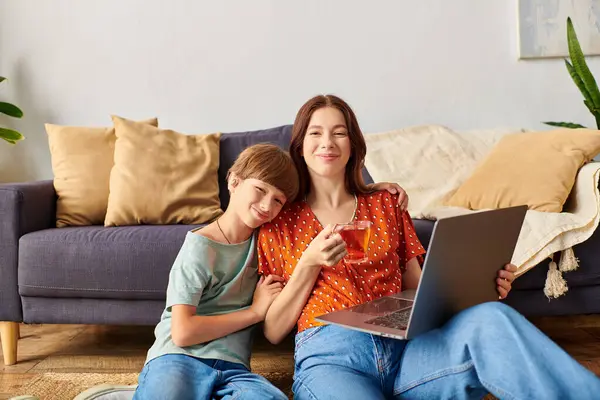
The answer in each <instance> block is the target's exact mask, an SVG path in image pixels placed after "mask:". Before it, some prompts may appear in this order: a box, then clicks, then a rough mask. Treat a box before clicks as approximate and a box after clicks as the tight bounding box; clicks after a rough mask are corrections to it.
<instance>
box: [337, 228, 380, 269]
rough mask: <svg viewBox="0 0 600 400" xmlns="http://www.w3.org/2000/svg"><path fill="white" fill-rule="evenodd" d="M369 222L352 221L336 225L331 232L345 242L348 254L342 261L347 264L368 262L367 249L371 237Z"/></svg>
mask: <svg viewBox="0 0 600 400" xmlns="http://www.w3.org/2000/svg"><path fill="white" fill-rule="evenodd" d="M371 225H373V223H372V222H371V221H354V222H349V223H347V224H336V225H335V227H334V229H333V231H334V232H337V233H339V234H340V236H342V239H343V240H344V242H346V250H347V251H348V254H347V255H346V256H345V257H344V260H345V261H346V262H348V263H361V262H365V261H367V260H368V257H367V249H368V248H369V238H370V236H371Z"/></svg>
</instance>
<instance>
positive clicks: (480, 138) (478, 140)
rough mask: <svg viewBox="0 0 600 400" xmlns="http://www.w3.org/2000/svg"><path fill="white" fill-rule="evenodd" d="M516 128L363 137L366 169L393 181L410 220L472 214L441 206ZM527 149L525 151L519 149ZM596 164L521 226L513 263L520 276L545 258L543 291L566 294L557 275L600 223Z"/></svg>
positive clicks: (415, 130)
mask: <svg viewBox="0 0 600 400" xmlns="http://www.w3.org/2000/svg"><path fill="white" fill-rule="evenodd" d="M514 132H515V130H487V131H468V132H456V131H452V130H450V129H448V128H446V127H443V126H440V125H425V126H416V127H410V128H406V129H400V130H394V131H390V132H383V133H374V134H367V135H365V141H366V143H367V157H366V159H365V166H366V167H367V169H368V171H369V173H370V174H371V176H372V177H373V180H374V181H375V182H381V181H387V182H397V183H398V184H399V185H400V186H402V187H403V188H404V189H405V190H406V192H407V193H408V195H409V197H410V201H409V208H408V211H409V213H410V214H411V216H412V217H413V218H423V219H431V220H436V219H439V218H443V217H449V216H454V215H460V214H466V213H472V212H475V211H471V210H467V209H463V208H456V207H445V206H443V205H442V204H443V201H444V199H446V198H448V197H449V196H451V195H452V194H453V193H454V192H455V191H456V190H457V189H458V187H459V186H460V185H461V184H462V183H463V182H464V181H465V180H466V179H467V178H468V177H469V176H470V174H471V173H472V172H473V171H474V169H475V168H476V167H477V165H478V164H479V163H480V162H481V161H483V159H484V158H485V156H486V155H487V154H488V153H489V151H490V150H491V149H492V147H493V146H494V145H495V144H496V142H497V141H498V140H499V139H500V138H501V137H502V136H503V135H505V134H507V133H514ZM524 151H526V149H524ZM599 178H600V163H597V162H592V163H588V164H586V165H585V166H584V167H582V168H581V169H580V170H579V172H578V175H577V179H576V182H575V185H574V187H573V189H572V192H571V196H570V198H569V201H568V202H567V204H566V205H565V208H564V210H563V212H561V213H547V212H539V211H533V210H529V211H527V214H526V216H525V221H524V222H523V228H522V230H521V233H520V236H519V240H518V242H517V246H516V248H515V252H514V254H513V259H512V263H513V264H515V265H516V266H517V267H519V270H518V272H517V275H518V276H520V275H522V274H523V273H525V272H526V271H528V270H529V269H531V268H533V267H534V266H536V265H537V264H539V263H540V262H541V261H543V260H544V259H545V258H546V257H552V256H553V255H554V254H555V253H557V254H556V256H555V257H554V259H555V260H557V261H558V255H559V254H560V260H559V262H558V265H557V264H556V263H555V262H551V263H550V269H549V271H548V278H547V279H546V285H545V288H544V293H545V294H546V296H548V297H558V296H560V295H562V294H564V293H566V292H567V290H568V288H567V285H566V282H565V281H564V279H563V277H562V272H567V271H572V270H574V269H576V268H577V267H578V260H577V258H576V256H575V254H574V253H573V250H572V247H573V246H574V245H576V244H578V243H581V242H583V241H585V240H587V239H588V238H589V237H590V236H591V235H592V233H593V232H594V230H595V229H596V228H597V226H598V223H599V220H600V192H599V191H598V180H599Z"/></svg>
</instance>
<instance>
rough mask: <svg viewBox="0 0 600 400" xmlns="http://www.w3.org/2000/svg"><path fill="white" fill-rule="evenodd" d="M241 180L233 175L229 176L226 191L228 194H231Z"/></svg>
mask: <svg viewBox="0 0 600 400" xmlns="http://www.w3.org/2000/svg"><path fill="white" fill-rule="evenodd" d="M240 181H241V179H240V178H239V177H238V176H237V175H236V174H234V173H231V174H230V175H229V179H228V180H227V189H228V190H229V192H230V193H233V191H234V190H235V188H236V187H238V186H239V184H240Z"/></svg>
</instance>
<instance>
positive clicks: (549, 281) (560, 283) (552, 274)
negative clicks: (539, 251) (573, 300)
mask: <svg viewBox="0 0 600 400" xmlns="http://www.w3.org/2000/svg"><path fill="white" fill-rule="evenodd" d="M567 290H569V288H568V287H567V282H566V281H565V279H564V278H563V276H562V272H560V271H559V270H558V268H557V266H556V263H555V262H554V261H550V268H549V269H548V275H547V276H546V285H545V286H544V294H545V295H546V297H548V298H550V297H552V298H557V297H559V296H562V295H563V294H565V293H567Z"/></svg>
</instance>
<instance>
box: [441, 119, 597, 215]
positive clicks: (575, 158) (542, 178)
mask: <svg viewBox="0 0 600 400" xmlns="http://www.w3.org/2000/svg"><path fill="white" fill-rule="evenodd" d="M599 152H600V131H598V130H595V129H556V130H551V131H541V132H525V133H517V134H511V135H506V136H504V137H503V138H502V139H501V140H500V141H499V142H498V144H496V146H494V147H493V148H492V151H491V152H490V154H488V156H487V157H486V158H485V159H484V160H483V162H482V163H481V164H480V165H479V166H478V167H477V168H476V169H475V171H474V172H473V174H472V175H471V176H470V177H469V178H468V179H467V180H466V181H465V182H464V183H463V184H462V185H461V186H460V187H459V188H458V190H457V191H456V192H455V193H454V194H453V195H452V197H451V198H450V199H448V200H447V202H446V203H445V205H448V206H454V207H463V208H469V209H471V210H482V209H487V208H492V209H495V208H503V207H511V206H519V205H522V204H526V205H527V206H528V207H529V209H530V210H537V211H545V212H561V211H562V209H563V205H564V203H565V201H566V200H567V197H568V196H569V193H570V192H571V189H572V188H573V184H574V183H575V178H576V177H577V172H578V171H579V169H580V168H581V167H582V166H583V165H584V164H585V163H586V162H588V161H590V160H591V159H592V158H593V157H595V156H596V155H597V154H598V153H599Z"/></svg>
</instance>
